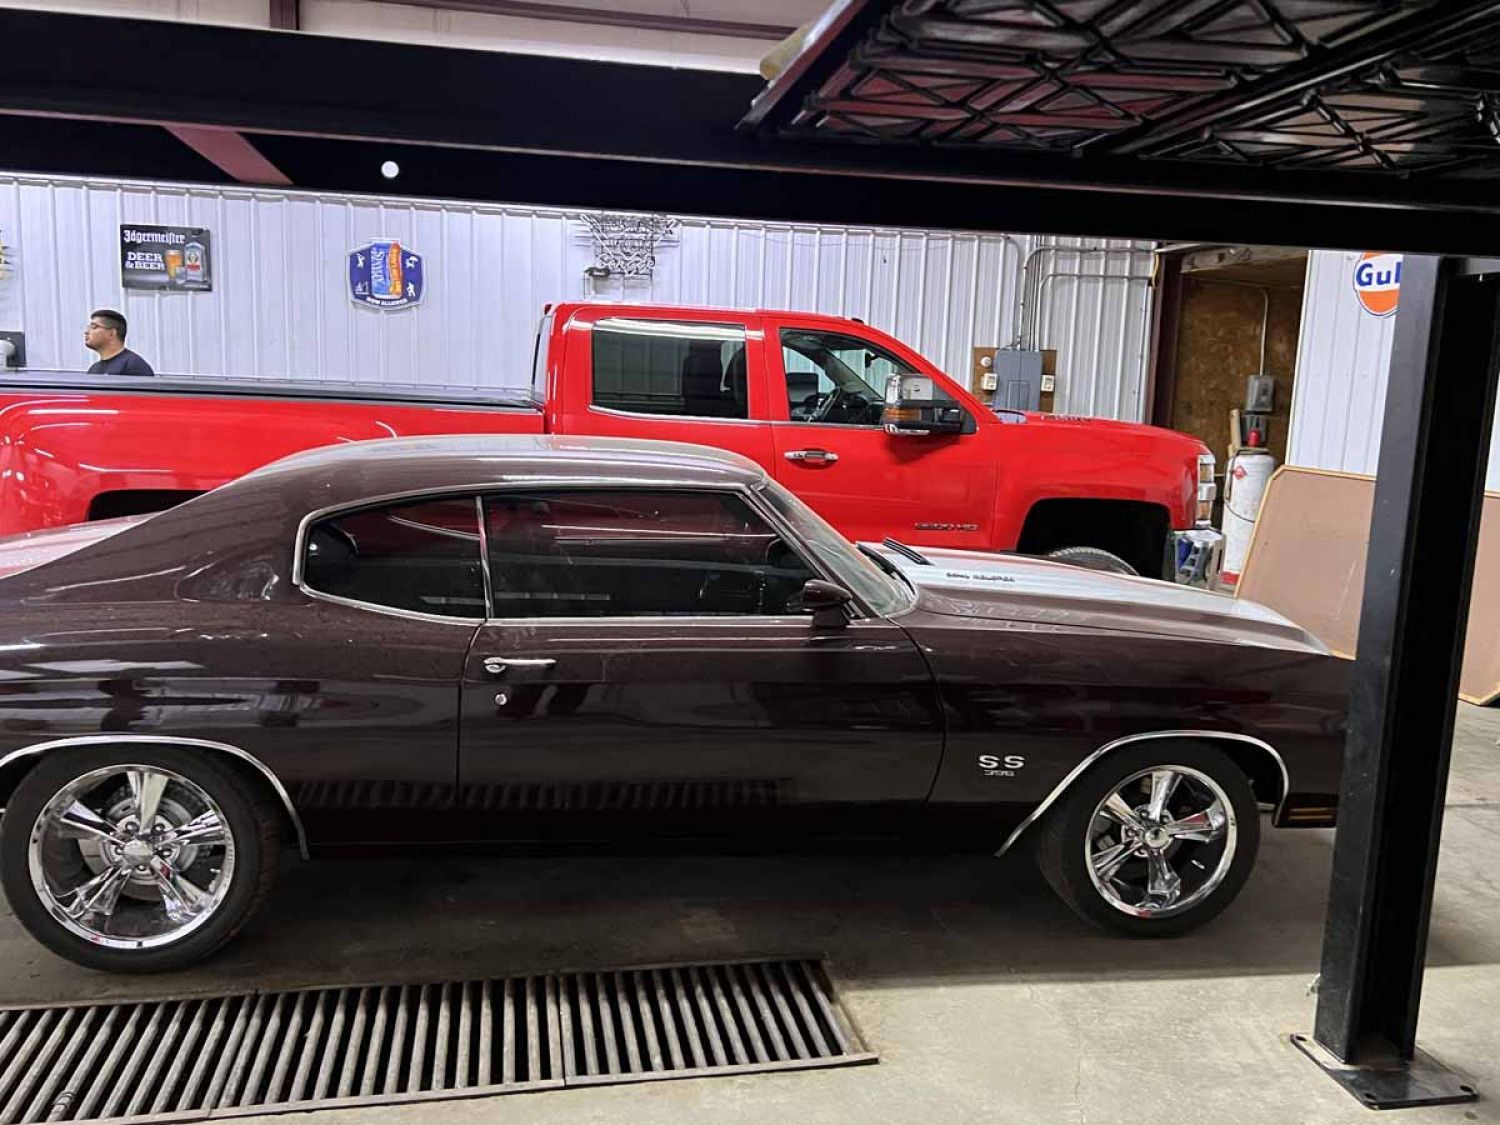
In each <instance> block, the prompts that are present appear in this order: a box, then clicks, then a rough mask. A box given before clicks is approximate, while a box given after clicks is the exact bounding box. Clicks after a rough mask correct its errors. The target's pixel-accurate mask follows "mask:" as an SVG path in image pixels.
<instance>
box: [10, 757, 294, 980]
mask: <svg viewBox="0 0 1500 1125" xmlns="http://www.w3.org/2000/svg"><path fill="white" fill-rule="evenodd" d="M143 806H149V807H148V808H146V811H147V812H148V813H149V812H150V811H151V809H154V810H155V812H154V814H153V815H151V819H150V823H149V824H147V825H145V828H146V830H145V831H142V830H141V829H142V822H141V817H140V813H141V811H142V809H143ZM280 828H281V822H280V817H279V814H278V809H277V808H276V806H275V805H274V804H273V803H272V797H271V795H270V794H269V793H267V792H265V791H264V790H263V787H261V786H258V785H256V784H254V783H253V782H252V781H250V780H249V779H247V778H245V777H244V776H242V775H241V774H240V773H238V772H237V771H236V770H234V769H233V768H226V766H225V764H224V763H222V762H219V761H217V760H215V759H213V758H211V757H208V756H206V755H203V754H200V753H195V752H193V751H191V750H187V749H184V748H180V747H173V746H151V747H145V746H120V747H111V746H80V747H75V748H71V749H62V750H57V751H54V752H53V753H51V754H48V755H47V756H46V757H45V758H43V759H42V761H41V762H40V764H38V765H37V766H36V768H35V769H33V770H32V771H31V772H30V773H29V774H27V775H26V776H25V777H24V778H23V779H22V780H21V783H20V784H19V785H18V786H17V787H16V790H15V792H14V794H12V796H11V799H10V801H9V803H8V805H7V807H6V810H5V817H4V818H3V819H0V882H3V884H4V888H5V897H6V899H7V900H8V901H9V902H10V907H11V910H12V911H13V912H14V913H15V915H16V918H17V919H18V920H19V921H20V922H21V924H22V925H23V926H25V927H26V929H27V930H28V931H30V933H31V935H32V936H33V937H35V938H36V939H37V940H38V941H39V942H41V943H42V944H43V945H45V946H46V947H47V948H48V949H50V950H52V952H54V953H56V954H58V955H59V956H61V957H65V958H67V959H68V960H70V961H73V962H74V963H76V964H79V965H83V966H85V967H86V968H90V969H101V970H104V971H105V972H115V973H121V972H124V973H131V972H160V971H164V970H169V969H179V968H182V967H184V966H186V965H190V964H192V963H193V962H195V961H198V960H201V959H202V958H204V957H207V956H208V955H209V954H211V953H213V952H214V951H215V950H217V949H218V948H219V947H220V946H222V945H223V944H224V943H225V942H227V941H229V939H230V938H232V937H233V936H234V935H235V934H236V933H238V932H239V930H240V928H241V927H242V926H243V925H244V924H245V922H246V921H247V920H248V919H249V918H250V917H251V915H252V914H254V913H255V911H256V910H257V909H258V908H259V907H260V905H261V903H263V902H264V901H265V899H266V896H267V895H268V894H269V893H270V890H271V884H272V882H273V880H274V878H275V874H276V867H277V861H278V857H279V853H280V843H281V832H280Z"/></svg>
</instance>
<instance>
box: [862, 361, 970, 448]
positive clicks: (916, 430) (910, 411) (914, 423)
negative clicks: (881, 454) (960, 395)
mask: <svg viewBox="0 0 1500 1125" xmlns="http://www.w3.org/2000/svg"><path fill="white" fill-rule="evenodd" d="M964 421H965V416H964V409H963V407H961V406H959V405H958V403H956V402H952V401H950V400H949V399H948V398H947V397H946V396H944V397H942V398H939V397H938V392H937V388H936V387H935V386H934V385H933V382H932V380H931V379H929V378H928V377H927V376H926V375H892V376H891V377H890V378H889V379H887V380H886V381H885V410H884V412H883V413H882V414H881V416H880V424H881V426H882V427H883V428H884V429H885V432H886V433H888V434H892V435H896V436H907V437H919V436H921V435H923V434H958V433H962V432H963V429H964Z"/></svg>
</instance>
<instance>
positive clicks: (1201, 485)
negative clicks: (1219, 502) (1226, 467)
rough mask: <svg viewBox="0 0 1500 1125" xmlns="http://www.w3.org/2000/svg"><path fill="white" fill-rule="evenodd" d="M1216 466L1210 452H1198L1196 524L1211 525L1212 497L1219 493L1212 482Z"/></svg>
mask: <svg viewBox="0 0 1500 1125" xmlns="http://www.w3.org/2000/svg"><path fill="white" fill-rule="evenodd" d="M1217 467H1218V462H1217V461H1216V460H1215V458H1214V455H1213V454H1212V453H1200V454H1198V516H1197V519H1198V526H1199V527H1212V526H1213V517H1214V497H1216V496H1218V494H1219V487H1218V485H1216V484H1214V469H1216V468H1217Z"/></svg>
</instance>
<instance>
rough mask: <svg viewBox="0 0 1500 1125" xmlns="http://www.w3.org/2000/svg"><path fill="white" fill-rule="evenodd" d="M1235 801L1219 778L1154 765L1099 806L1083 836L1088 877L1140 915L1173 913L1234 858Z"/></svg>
mask: <svg viewBox="0 0 1500 1125" xmlns="http://www.w3.org/2000/svg"><path fill="white" fill-rule="evenodd" d="M1237 839H1238V828H1237V824H1236V821H1235V814H1234V805H1233V804H1232V803H1231V801H1230V799H1229V796H1228V795H1227V794H1226V793H1225V792H1224V790H1223V788H1222V787H1221V786H1220V785H1219V783H1218V782H1216V781H1215V780H1214V779H1213V778H1211V777H1209V776H1208V775H1207V774H1206V773H1203V772H1201V771H1199V770H1195V769H1191V768H1189V767H1187V766H1167V765H1164V766H1153V767H1152V768H1150V769H1145V770H1141V771H1139V772H1137V773H1134V774H1132V775H1131V776H1130V777H1128V778H1126V779H1125V780H1124V781H1123V782H1121V783H1120V784H1119V785H1117V786H1115V787H1114V789H1112V790H1111V791H1110V792H1109V794H1108V795H1107V796H1106V797H1105V798H1104V799H1103V800H1102V801H1100V802H1099V804H1098V805H1097V806H1096V807H1095V808H1094V814H1093V817H1092V818H1091V820H1090V822H1089V831H1088V834H1087V839H1086V840H1085V842H1084V858H1085V862H1086V864H1087V867H1088V873H1089V879H1090V880H1091V881H1092V882H1093V884H1094V889H1095V890H1097V891H1098V892H1099V894H1100V895H1101V896H1102V897H1103V899H1104V901H1105V902H1107V903H1109V905H1110V906H1112V907H1114V908H1115V909H1116V910H1119V911H1122V912H1123V913H1125V914H1130V915H1133V916H1134V917H1137V918H1167V917H1171V916H1172V915H1174V914H1179V913H1181V912H1182V911H1184V910H1187V909H1189V908H1190V907H1192V906H1193V905H1194V904H1196V903H1198V902H1201V901H1202V900H1203V899H1205V898H1207V897H1208V896H1209V895H1211V894H1212V893H1213V892H1214V890H1215V889H1217V888H1218V886H1219V885H1220V884H1221V883H1222V882H1223V881H1224V877H1225V876H1226V875H1227V874H1228V872H1229V868H1230V865H1231V864H1232V863H1233V862H1234V853H1235V845H1236V841H1237Z"/></svg>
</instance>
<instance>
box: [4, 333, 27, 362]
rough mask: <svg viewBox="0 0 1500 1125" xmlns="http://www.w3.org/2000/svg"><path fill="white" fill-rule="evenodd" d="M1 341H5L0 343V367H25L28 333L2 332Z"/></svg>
mask: <svg viewBox="0 0 1500 1125" xmlns="http://www.w3.org/2000/svg"><path fill="white" fill-rule="evenodd" d="M0 341H4V343H3V344H0V367H25V366H26V333H24V332H0ZM6 344H8V345H10V346H9V347H6V346H5V345H6Z"/></svg>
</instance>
